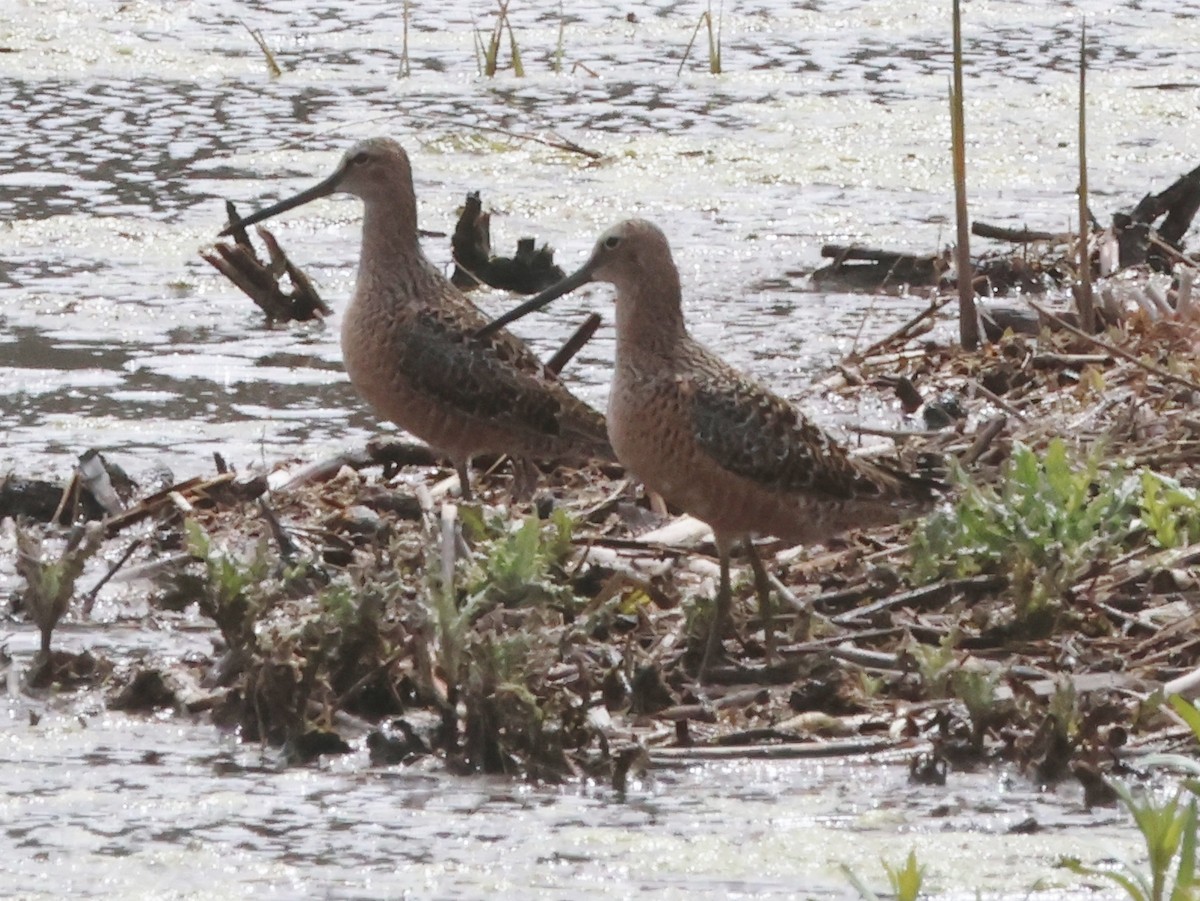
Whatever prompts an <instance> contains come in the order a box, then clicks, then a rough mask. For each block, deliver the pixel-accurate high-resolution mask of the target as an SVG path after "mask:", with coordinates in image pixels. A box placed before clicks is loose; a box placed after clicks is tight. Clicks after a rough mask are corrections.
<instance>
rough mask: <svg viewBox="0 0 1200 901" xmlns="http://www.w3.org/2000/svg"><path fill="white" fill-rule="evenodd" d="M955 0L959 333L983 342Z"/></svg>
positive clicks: (953, 138) (969, 344) (972, 343)
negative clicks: (975, 277)
mask: <svg viewBox="0 0 1200 901" xmlns="http://www.w3.org/2000/svg"><path fill="white" fill-rule="evenodd" d="M959 6H960V0H954V83H953V86H952V87H951V88H950V144H951V149H952V153H953V157H954V218H955V222H956V224H957V226H958V242H957V247H956V248H955V270H956V271H957V273H958V337H959V341H960V342H961V343H962V346H963V347H965V348H966V349H967V350H974V349H975V348H976V347H978V346H979V317H978V316H977V315H976V313H975V291H974V288H973V287H972V281H973V275H974V270H973V268H972V266H971V227H970V222H969V220H968V219H967V148H966V126H965V116H964V114H963V56H962V13H961V10H960V8H959Z"/></svg>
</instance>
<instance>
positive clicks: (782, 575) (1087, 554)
mask: <svg viewBox="0 0 1200 901" xmlns="http://www.w3.org/2000/svg"><path fill="white" fill-rule="evenodd" d="M1195 340H1196V332H1195V328H1194V326H1192V325H1190V324H1188V323H1185V322H1180V321H1170V320H1160V321H1154V322H1152V321H1150V320H1149V319H1148V318H1146V317H1144V316H1134V317H1133V318H1131V319H1130V320H1129V321H1127V322H1126V324H1125V325H1124V326H1122V327H1119V328H1116V327H1114V328H1112V329H1110V330H1109V332H1108V333H1107V334H1106V335H1105V336H1102V337H1085V336H1082V335H1080V334H1077V333H1075V332H1073V331H1066V330H1058V331H1051V330H1043V331H1042V333H1041V334H1040V335H1039V336H1037V337H1029V336H1025V335H1013V334H1012V333H1011V332H1010V333H1008V334H1007V335H1006V336H1005V337H1004V338H1002V340H1000V341H999V342H998V343H996V344H992V345H988V346H986V347H985V348H984V349H983V350H981V351H979V352H975V353H970V354H968V353H965V352H962V351H960V350H957V349H955V348H952V347H945V346H941V345H938V344H935V343H931V342H925V343H920V344H914V343H913V340H912V339H910V338H908V337H906V336H901V337H899V338H897V340H896V342H895V343H894V345H892V346H877V347H876V348H874V349H873V350H872V352H871V355H870V356H867V357H864V358H860V359H858V360H856V361H847V362H846V363H845V364H844V365H843V366H842V367H840V370H839V373H838V375H836V376H835V377H833V378H831V379H829V380H827V381H826V382H825V383H823V384H822V385H821V386H820V388H821V390H824V391H830V392H837V393H839V394H842V395H845V396H847V397H848V398H851V399H855V398H858V397H860V396H861V397H862V398H866V397H867V396H868V395H869V396H870V397H871V398H872V399H874V400H875V401H878V398H879V397H880V396H886V393H887V392H889V391H893V390H894V391H896V393H897V395H898V397H899V400H898V402H897V405H898V407H899V408H900V409H901V410H906V411H909V413H910V414H911V421H910V422H908V423H907V424H906V427H905V430H902V431H897V432H895V433H887V434H889V436H890V437H892V438H894V439H895V440H896V443H897V445H898V448H899V451H898V452H899V454H900V456H901V457H906V458H910V457H915V456H926V457H927V456H929V455H936V456H939V457H940V458H941V459H942V460H944V461H945V462H946V464H947V465H948V467H949V471H950V481H951V485H952V487H951V489H950V491H949V493H948V496H947V498H946V500H945V502H944V503H943V504H942V506H941V507H940V508H939V509H937V510H936V511H934V512H933V513H931V514H929V515H928V516H926V517H924V518H923V519H921V520H919V521H916V522H913V523H909V524H907V525H904V526H897V527H889V528H883V529H877V530H872V531H870V532H859V533H854V534H851V535H849V536H847V537H844V538H840V539H836V540H834V541H831V542H830V543H829V545H828V546H827V547H825V548H783V547H779V546H777V545H773V544H770V543H767V544H764V545H761V546H760V550H761V551H762V552H763V553H764V558H765V559H766V561H767V562H768V569H769V571H770V573H771V575H772V577H773V582H774V587H775V590H776V593H777V594H779V595H780V596H782V598H783V604H782V605H780V604H775V605H773V606H774V610H775V613H774V617H775V619H774V627H775V629H776V631H777V633H778V634H779V635H780V636H781V640H780V641H779V642H778V646H777V648H776V650H775V653H774V654H770V655H769V654H768V649H767V646H766V642H765V640H764V632H765V630H764V628H763V626H764V623H763V622H762V618H761V616H760V615H759V613H758V611H757V610H755V609H753V604H752V600H751V599H752V597H753V594H754V592H753V588H752V579H751V578H750V575H749V572H748V567H747V568H746V569H747V572H746V573H745V574H743V575H740V576H739V578H738V580H737V581H736V584H735V590H736V592H737V594H738V597H739V598H740V600H739V604H738V610H739V622H738V628H737V635H736V636H733V637H731V638H730V639H729V640H728V641H726V643H725V650H726V653H727V657H728V661H729V662H728V663H727V664H726V665H722V666H718V667H715V668H714V669H713V670H712V671H711V672H710V673H709V674H708V678H707V681H706V682H705V683H704V684H700V683H699V682H697V680H696V678H695V676H694V673H695V668H696V664H697V662H698V657H699V651H700V650H701V649H700V648H699V646H698V645H699V637H700V636H702V635H703V634H704V633H705V623H706V618H707V617H708V616H709V613H710V608H711V604H710V603H709V599H710V598H711V597H712V595H713V593H714V591H715V576H716V569H717V567H716V562H715V550H714V548H713V547H712V544H711V538H710V537H709V536H708V535H707V534H706V532H705V530H704V529H703V528H702V527H700V526H699V525H698V524H696V523H694V521H690V520H688V519H687V518H686V517H685V518H672V517H670V516H666V517H664V516H662V515H659V514H656V513H654V512H652V510H651V504H650V503H649V501H648V499H646V498H645V497H643V496H642V493H641V489H640V488H639V486H637V485H636V484H632V483H630V482H628V481H626V480H624V479H621V478H619V477H614V476H615V475H616V474H612V473H609V474H605V473H602V472H600V471H596V470H582V471H574V470H570V471H563V470H560V471H555V472H549V473H544V474H543V479H542V491H541V494H539V496H538V497H537V498H535V499H534V501H533V502H532V503H530V504H525V505H515V506H514V505H513V504H512V503H511V502H510V488H509V484H508V481H507V479H506V478H505V477H504V476H502V475H490V476H486V477H485V478H483V480H482V485H481V487H482V495H483V500H482V501H481V502H480V503H478V504H462V503H455V502H453V501H452V500H451V499H450V498H449V497H448V495H447V494H446V489H447V486H448V482H449V481H450V480H443V481H441V482H438V481H436V479H432V478H429V477H428V476H429V473H430V470H429V469H428V468H425V469H422V470H414V469H413V468H412V467H411V466H407V467H403V468H402V467H400V466H398V465H397V462H398V461H400V462H405V463H413V462H417V463H420V464H424V465H425V466H426V467H428V466H429V464H430V463H431V460H430V458H428V453H427V451H423V450H422V449H419V448H416V449H414V448H412V446H399V447H397V446H395V445H393V446H381V447H377V448H373V449H371V450H370V452H367V453H364V454H358V455H347V457H345V458H344V459H340V460H338V461H332V463H331V465H322V466H316V467H308V468H307V469H296V470H293V471H290V472H288V471H284V470H280V471H279V472H277V473H274V474H272V476H271V478H270V481H271V483H272V484H275V486H276V487H274V488H272V489H270V490H268V479H267V478H264V477H263V476H262V475H239V474H235V473H231V472H221V473H219V474H218V475H217V476H216V477H214V478H211V479H191V480H188V481H187V482H184V483H179V484H177V485H174V486H171V488H169V489H167V490H164V491H160V492H157V493H155V494H153V495H149V496H147V497H145V498H142V499H141V500H138V501H136V502H135V503H133V504H131V505H129V506H127V507H125V508H124V509H123V510H122V511H121V512H119V513H109V514H108V515H107V516H106V517H105V518H103V519H101V520H99V522H98V523H96V522H94V523H92V524H91V525H89V526H86V527H83V526H80V525H76V524H75V520H76V519H82V517H83V514H84V511H85V510H86V509H91V508H89V507H87V506H86V505H85V504H84V503H83V499H82V498H81V497H79V496H80V494H81V492H80V489H79V487H78V486H76V488H75V489H74V491H75V496H76V497H77V503H76V506H75V507H74V508H69V507H65V506H64V505H63V504H60V505H59V508H58V509H57V510H56V511H55V513H56V515H57V516H58V517H59V520H60V521H62V520H66V521H67V525H54V526H50V525H43V526H39V525H34V524H32V523H31V522H29V521H27V520H26V521H22V522H20V523H19V524H18V525H17V526H16V530H17V538H18V542H19V546H20V548H21V555H22V556H21V561H22V562H21V567H22V568H21V574H22V575H23V576H24V578H25V580H26V585H25V590H24V592H23V594H22V596H21V597H20V598H18V599H17V600H16V601H15V602H14V605H13V606H14V608H15V609H14V611H13V612H14V615H19V616H22V617H25V618H26V619H27V620H29V621H31V622H34V623H36V624H37V625H38V627H39V629H41V631H42V634H43V637H44V645H43V654H42V655H40V656H39V659H38V660H37V662H36V664H35V666H34V667H32V668H31V669H30V670H29V671H28V672H27V673H26V674H25V684H26V687H27V690H28V691H31V692H36V691H40V690H42V687H44V686H47V685H55V686H57V687H58V688H59V689H63V688H70V687H78V686H83V687H88V686H96V685H99V686H100V687H102V689H103V690H104V691H105V693H106V695H107V697H108V699H109V703H110V704H111V705H112V706H115V707H120V708H122V709H130V710H139V709H146V710H149V709H155V708H162V707H168V708H175V709H177V710H179V711H181V712H184V713H186V714H189V715H194V716H211V717H212V719H213V720H214V721H215V722H216V723H218V724H220V725H222V726H225V727H229V728H234V729H237V730H238V732H239V734H240V735H241V736H242V738H243V739H245V740H247V741H254V742H263V743H265V744H268V745H271V746H277V747H280V748H282V749H284V751H285V753H286V755H287V757H288V759H290V760H293V761H305V760H310V759H312V758H314V757H316V756H318V755H321V754H328V753H336V752H344V751H348V750H351V749H352V748H354V747H356V746H363V747H366V748H367V749H368V750H369V752H370V755H371V759H372V760H373V761H374V762H376V763H380V764H384V763H397V762H405V761H411V760H415V759H419V758H423V757H428V756H429V755H438V756H440V758H441V759H443V760H444V761H445V762H446V763H447V765H449V766H451V767H454V768H457V769H462V770H465V771H484V772H492V773H508V774H521V775H524V776H528V777H530V778H537V779H547V780H556V779H567V778H579V777H593V778H603V779H606V780H611V781H612V782H613V783H614V784H616V785H618V786H619V785H621V784H623V781H624V779H625V778H626V776H627V774H628V773H629V772H630V771H631V770H634V769H636V768H639V767H641V766H643V765H645V762H646V760H647V756H649V757H655V756H659V757H670V756H737V755H739V754H755V755H763V754H768V755H779V756H784V755H798V754H849V753H857V752H865V751H878V750H881V749H895V750H900V751H906V752H908V753H909V754H910V755H911V757H912V765H913V777H914V778H917V779H931V780H939V779H944V778H945V772H946V769H947V767H950V766H960V765H967V764H970V763H973V762H979V761H986V760H991V759H997V758H1000V759H1006V760H1010V761H1013V762H1015V763H1017V764H1018V765H1020V766H1021V767H1023V768H1025V769H1026V770H1028V771H1030V772H1031V773H1033V774H1035V775H1036V776H1037V777H1038V778H1042V779H1056V778H1060V777H1063V776H1066V775H1071V774H1073V775H1074V776H1075V777H1077V778H1079V779H1080V780H1082V781H1083V782H1084V785H1085V787H1089V786H1090V788H1088V791H1089V799H1090V800H1093V801H1097V802H1099V801H1104V800H1110V799H1109V798H1108V797H1107V796H1106V793H1105V786H1106V783H1104V782H1103V781H1102V780H1101V779H1100V778H1099V777H1100V775H1101V774H1104V773H1107V772H1109V771H1111V770H1112V769H1114V768H1116V767H1119V766H1120V762H1121V760H1122V759H1123V758H1124V756H1125V755H1126V754H1128V753H1129V752H1130V751H1131V750H1133V749H1138V748H1147V747H1152V748H1154V749H1156V750H1158V749H1161V748H1162V747H1164V746H1166V745H1169V744H1170V743H1171V742H1172V741H1177V740H1179V741H1181V740H1183V738H1184V737H1185V736H1187V735H1190V732H1188V731H1187V730H1186V729H1180V728H1178V727H1177V726H1176V721H1174V720H1172V719H1171V718H1170V717H1169V715H1168V714H1167V713H1166V712H1164V710H1163V709H1162V707H1161V705H1160V704H1159V700H1160V699H1161V694H1162V692H1161V688H1162V686H1163V685H1164V684H1166V685H1167V686H1168V687H1170V684H1171V683H1172V680H1177V679H1179V678H1180V677H1186V675H1187V674H1188V673H1189V672H1191V670H1192V669H1193V668H1194V667H1195V666H1196V659H1197V653H1196V648H1197V639H1196V637H1195V635H1196V633H1197V628H1196V627H1197V616H1198V614H1197V612H1196V609H1197V601H1198V600H1200V579H1198V574H1200V570H1198V569H1197V563H1198V562H1200V488H1198V487H1197V485H1198V480H1197V477H1196V476H1197V474H1196V472H1195V462H1194V461H1196V460H1197V459H1198V455H1197V442H1198V441H1200V420H1198V419H1197V418H1196V416H1195V412H1194V410H1195V407H1196V403H1197V400H1198V399H1200V363H1197V362H1196V360H1195V357H1194V355H1193V354H1192V353H1191V350H1192V348H1193V346H1194V343H1195ZM914 395H915V396H914ZM925 398H934V399H935V400H931V401H929V402H928V403H926V402H925V400H924V399H925ZM927 408H935V409H937V410H939V411H940V412H939V413H937V415H934V416H932V418H931V414H930V413H929V411H928V409H927ZM947 411H949V412H947ZM922 425H923V426H925V427H924V428H922V427H920V426H922ZM931 425H937V426H939V427H938V428H931V427H930V426H931ZM863 431H864V432H875V433H879V432H883V431H884V430H880V429H871V430H868V429H864V430H863ZM423 454H424V456H423ZM381 464H382V468H381V466H380V465H381ZM13 480H14V477H10V479H9V482H12V481H13ZM84 487H86V485H85V486H84ZM85 493H86V492H85ZM13 496H14V495H13V492H12V491H7V493H6V492H0V497H7V498H9V499H10V500H9V503H11V497H13ZM45 506H46V505H45V503H44V500H43V501H41V502H39V509H42V508H44V507H45ZM72 510H75V511H77V515H74V514H73V513H72ZM122 544H123V545H124V546H125V553H124V555H123V557H122V558H121V560H120V561H119V563H118V565H121V564H124V565H126V566H127V567H128V568H129V571H128V572H127V573H126V577H128V576H130V575H136V574H138V573H142V574H143V576H144V577H145V578H146V579H149V578H150V575H151V573H153V578H154V583H153V584H154V586H155V587H154V588H153V589H152V600H153V604H154V608H155V612H154V614H153V616H154V619H155V620H156V625H157V626H158V627H159V628H170V626H171V624H172V623H173V622H174V621H175V618H177V617H185V616H187V613H186V611H188V610H192V611H199V612H200V613H201V614H202V615H203V616H204V617H205V618H207V619H209V620H211V621H212V622H213V623H214V624H215V626H216V632H217V633H219V640H217V641H216V642H215V649H214V652H213V653H212V654H211V655H207V656H205V657H204V658H203V659H196V658H187V659H185V660H183V661H169V660H165V659H164V660H161V661H148V662H141V663H138V664H128V663H124V664H122V663H119V662H106V661H99V662H98V661H97V660H95V659H92V658H90V657H89V659H88V660H85V661H82V662H80V660H77V659H76V658H74V657H73V656H72V655H65V654H62V653H61V652H53V653H52V652H51V651H50V636H51V632H52V631H53V628H54V626H55V624H56V623H57V622H58V621H59V620H60V619H61V618H62V617H63V616H67V617H70V616H72V615H76V616H78V615H83V611H81V610H80V609H79V608H80V605H79V603H78V601H76V603H75V606H74V607H70V606H69V605H68V604H67V603H66V601H64V598H67V599H69V598H70V597H71V596H72V595H73V594H77V591H76V589H75V587H74V586H75V584H76V581H77V580H79V581H84V580H82V579H81V578H80V571H81V567H82V566H83V563H84V561H85V560H86V558H87V557H89V556H91V555H94V554H97V553H98V557H97V559H100V558H104V559H109V560H114V559H115V558H116V556H117V554H116V553H115V552H114V548H117V547H118V546H119V545H122ZM56 548H59V549H61V550H60V551H57V552H56V550H55V549H56ZM56 553H57V554H58V556H57V557H56ZM126 561H128V563H126ZM93 562H94V561H93ZM114 568H116V567H114ZM108 575H111V571H110V573H109V574H108ZM105 578H106V579H107V575H106V576H105ZM147 584H149V583H147ZM94 594H95V592H94V591H93V592H92V594H91V596H89V597H88V598H87V602H88V603H87V608H88V609H90V601H91V600H94ZM84 664H86V665H84Z"/></svg>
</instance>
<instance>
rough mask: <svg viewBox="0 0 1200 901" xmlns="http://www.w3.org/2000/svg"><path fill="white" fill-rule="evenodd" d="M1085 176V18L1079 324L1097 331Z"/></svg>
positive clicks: (1081, 34) (1083, 33)
mask: <svg viewBox="0 0 1200 901" xmlns="http://www.w3.org/2000/svg"><path fill="white" fill-rule="evenodd" d="M1087 199H1088V179H1087V22H1084V23H1083V28H1082V29H1081V30H1080V32H1079V286H1078V287H1079V290H1078V292H1077V294H1076V297H1075V303H1076V304H1077V305H1078V306H1079V324H1080V325H1081V326H1082V327H1083V330H1084V331H1085V332H1087V333H1088V334H1089V335H1090V334H1092V333H1093V332H1095V331H1096V308H1095V304H1094V303H1093V298H1092V261H1091V254H1090V253H1089V251H1088V235H1089V234H1090V233H1091V230H1092V229H1091V224H1090V223H1091V217H1090V216H1089V215H1088V204H1087Z"/></svg>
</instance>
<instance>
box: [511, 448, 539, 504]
mask: <svg viewBox="0 0 1200 901" xmlns="http://www.w3.org/2000/svg"><path fill="white" fill-rule="evenodd" d="M512 470H513V480H512V499H513V500H514V501H518V502H522V501H528V500H532V499H533V494H534V492H535V491H537V486H538V481H539V480H540V479H541V476H542V473H541V470H539V469H538V468H537V464H536V463H534V462H533V461H532V460H530V459H529V458H528V457H513V458H512Z"/></svg>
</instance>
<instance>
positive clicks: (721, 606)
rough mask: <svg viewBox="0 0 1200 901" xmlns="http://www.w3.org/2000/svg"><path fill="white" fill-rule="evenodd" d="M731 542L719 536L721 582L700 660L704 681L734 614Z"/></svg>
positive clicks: (700, 676) (701, 677)
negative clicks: (730, 582)
mask: <svg viewBox="0 0 1200 901" xmlns="http://www.w3.org/2000/svg"><path fill="white" fill-rule="evenodd" d="M731 550H732V547H731V542H729V541H725V540H723V539H722V538H720V537H718V538H717V554H718V555H719V556H720V558H721V583H720V585H719V587H718V588H717V601H716V604H715V605H714V607H713V615H712V621H711V622H710V623H709V624H708V641H706V642H705V644H704V657H703V658H702V659H701V661H700V671H699V672H698V673H697V674H696V677H697V679H699V680H700V681H701V682H703V681H704V679H705V677H706V676H707V675H708V670H709V668H710V667H711V666H712V664H713V660H714V659H715V658H716V656H717V654H718V653H719V652H720V649H721V639H722V637H723V636H724V635H725V628H726V627H727V626H728V625H729V620H730V617H731V616H732V615H733V589H732V588H731V586H730V584H729V556H730V552H731Z"/></svg>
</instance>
